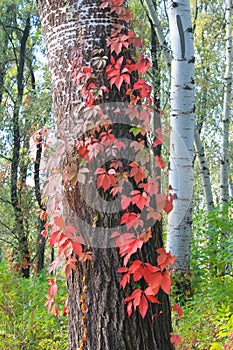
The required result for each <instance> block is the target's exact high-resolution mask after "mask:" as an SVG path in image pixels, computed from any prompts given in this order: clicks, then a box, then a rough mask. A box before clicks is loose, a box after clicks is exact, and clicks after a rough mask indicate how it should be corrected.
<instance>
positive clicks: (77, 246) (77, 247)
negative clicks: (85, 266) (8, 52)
mask: <svg viewBox="0 0 233 350" xmlns="http://www.w3.org/2000/svg"><path fill="white" fill-rule="evenodd" d="M72 247H73V251H74V253H75V254H76V255H78V256H81V253H82V246H81V245H80V244H79V243H77V242H72Z"/></svg>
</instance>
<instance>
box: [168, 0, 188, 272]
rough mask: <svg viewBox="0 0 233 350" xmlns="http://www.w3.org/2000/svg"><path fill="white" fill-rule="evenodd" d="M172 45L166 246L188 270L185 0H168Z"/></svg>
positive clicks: (180, 268) (179, 267) (180, 266)
mask: <svg viewBox="0 0 233 350" xmlns="http://www.w3.org/2000/svg"><path fill="white" fill-rule="evenodd" d="M168 16H169V27H170V38H171V49H172V65H171V112H170V126H171V135H170V171H169V184H170V186H171V192H172V193H173V195H174V208H173V210H172V212H171V213H170V214H169V217H168V234H167V250H168V251H171V252H172V254H173V255H175V256H176V261H175V265H174V267H175V270H176V271H177V272H179V273H183V272H186V271H189V263H190V244H191V235H192V185H193V142H194V48H193V35H192V23H191V15H190V5H189V1H188V0H181V1H179V2H176V3H174V2H173V1H168Z"/></svg>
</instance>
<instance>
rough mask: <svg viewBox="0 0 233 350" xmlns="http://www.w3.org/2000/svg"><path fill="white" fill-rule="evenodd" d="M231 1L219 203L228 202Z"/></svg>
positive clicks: (229, 7) (229, 6)
mask: <svg viewBox="0 0 233 350" xmlns="http://www.w3.org/2000/svg"><path fill="white" fill-rule="evenodd" d="M232 7H233V4H232V0H226V69H225V88H224V103H223V116H222V140H221V152H220V154H221V159H220V203H221V205H224V204H226V203H227V202H228V200H229V185H228V167H229V154H228V153H229V123H230V117H231V99H232V91H231V88H232V57H233V53H232Z"/></svg>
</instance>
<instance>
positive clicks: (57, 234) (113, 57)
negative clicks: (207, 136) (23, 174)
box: [42, 0, 175, 342]
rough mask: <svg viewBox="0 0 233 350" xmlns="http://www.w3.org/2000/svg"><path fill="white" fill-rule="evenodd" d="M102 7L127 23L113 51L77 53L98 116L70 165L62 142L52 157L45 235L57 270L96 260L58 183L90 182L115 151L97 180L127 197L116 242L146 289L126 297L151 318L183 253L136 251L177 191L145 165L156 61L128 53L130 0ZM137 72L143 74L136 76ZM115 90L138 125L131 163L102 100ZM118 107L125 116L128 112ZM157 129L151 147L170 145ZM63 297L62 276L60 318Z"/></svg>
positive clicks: (51, 302) (125, 272)
mask: <svg viewBox="0 0 233 350" xmlns="http://www.w3.org/2000/svg"><path fill="white" fill-rule="evenodd" d="M100 8H101V9H103V10H104V11H106V10H108V11H110V12H111V13H115V14H116V15H117V16H118V18H119V24H117V25H113V29H112V33H111V35H110V37H109V38H108V40H107V43H106V52H102V49H98V48H97V49H95V50H94V52H93V60H92V65H90V66H87V65H85V64H84V63H83V58H82V55H81V53H77V56H76V58H75V59H74V60H73V61H72V62H71V67H72V70H73V74H72V78H73V80H74V81H75V83H76V86H77V90H78V92H79V94H80V97H81V100H82V102H81V103H80V107H79V111H80V112H82V113H83V115H84V116H85V117H86V119H90V118H94V119H95V121H96V123H95V125H96V126H95V128H93V129H92V130H90V131H89V132H88V133H85V132H83V133H82V135H85V137H82V139H79V140H76V143H75V146H74V149H73V150H72V152H73V154H75V157H73V158H72V159H73V160H72V161H71V162H69V163H68V164H66V165H65V166H64V167H63V169H62V171H60V172H59V171H58V169H60V163H61V162H62V161H63V159H64V156H65V155H66V152H67V151H66V149H65V146H62V145H61V146H59V148H58V149H57V150H56V151H55V155H54V158H53V161H52V160H50V161H49V162H48V164H47V170H48V171H49V177H48V183H47V185H46V188H45V196H46V198H47V214H48V217H49V221H48V223H47V224H46V225H45V229H44V231H43V232H42V234H43V236H45V237H47V236H48V235H49V238H48V242H49V244H50V245H51V246H52V247H55V248H57V250H58V255H57V259H56V260H55V261H54V262H53V263H52V265H51V271H52V272H54V271H55V270H56V269H57V268H58V267H59V266H61V265H62V266H63V272H64V273H65V274H66V277H67V278H68V277H69V275H70V273H71V271H72V269H76V266H77V263H83V262H86V261H88V260H91V259H92V251H91V247H87V244H86V242H85V240H84V239H83V237H82V232H77V228H76V227H74V226H73V225H70V224H67V223H66V218H65V217H64V214H63V211H62V196H57V197H56V193H55V192H56V190H55V189H56V188H57V184H58V182H60V183H61V184H62V186H66V184H69V185H70V186H76V185H77V184H78V183H81V184H83V183H85V177H86V174H87V173H88V169H87V164H89V163H91V162H92V161H93V160H95V159H96V158H97V157H98V155H99V154H100V153H101V152H106V153H107V154H108V155H110V156H112V158H113V160H112V161H111V162H109V164H108V165H107V166H105V167H99V168H97V169H96V171H95V176H96V186H97V189H98V191H103V192H104V193H107V194H108V196H110V197H112V198H114V197H117V196H118V198H120V203H121V212H122V215H121V218H120V222H119V225H120V226H121V227H124V228H125V232H123V233H122V232H118V231H116V232H114V233H113V234H111V237H109V240H112V241H113V242H115V243H114V245H115V247H117V248H118V249H119V254H120V256H121V257H122V261H123V265H122V266H121V267H119V268H118V273H119V274H121V278H120V284H121V286H122V288H123V289H125V288H126V286H127V285H129V286H130V285H131V286H132V282H139V281H143V284H142V285H143V286H144V287H137V288H136V289H134V290H132V293H131V294H130V295H129V296H127V297H126V298H125V300H124V303H125V304H126V311H127V313H128V316H130V315H131V314H132V312H133V311H134V310H136V309H138V311H139V313H140V314H141V316H142V318H144V317H145V316H146V313H147V310H148V307H149V303H158V304H159V303H160V301H159V300H158V299H157V294H158V292H159V290H160V289H161V290H163V291H164V292H165V293H169V290H170V286H171V280H170V277H169V273H168V270H167V267H168V266H169V265H170V264H172V263H173V262H174V259H175V258H174V257H173V256H171V254H170V253H167V252H165V250H164V249H163V248H160V249H158V250H157V256H158V258H157V261H155V262H154V265H152V264H150V263H148V262H146V261H143V258H142V259H140V260H139V259H138V258H137V259H135V258H134V256H135V253H137V252H141V251H142V247H143V245H144V244H146V243H147V242H148V240H149V239H150V238H151V237H152V232H151V226H152V225H153V224H154V223H155V222H156V221H157V220H161V218H162V212H163V211H165V212H166V213H169V212H170V211H171V210H172V197H171V196H169V195H168V194H160V193H159V181H160V177H159V176H155V177H153V176H151V175H150V174H149V172H148V170H147V169H146V166H145V164H147V163H148V162H149V159H145V152H144V151H145V149H148V143H147V139H146V135H147V133H148V132H150V131H151V125H150V119H151V114H152V113H153V107H152V104H153V99H152V96H151V93H152V87H151V85H150V84H149V83H148V82H147V81H146V78H145V76H144V75H145V74H146V72H147V71H148V70H149V69H150V67H151V61H150V59H149V57H147V56H146V55H144V54H143V53H141V52H140V53H139V54H138V53H137V51H136V53H135V55H134V56H133V57H132V59H129V58H128V56H129V55H127V54H126V53H127V52H128V50H131V51H132V48H134V50H135V49H136V50H141V47H142V41H141V39H140V38H138V37H137V36H136V34H135V33H134V32H133V31H132V30H128V29H127V28H126V26H125V23H128V22H129V19H130V13H129V10H128V9H127V8H126V7H125V6H124V1H123V0H109V1H102V3H101V6H100ZM132 52H133V51H132ZM98 55H100V56H98ZM130 56H132V55H130ZM96 68H97V69H103V70H104V71H105V76H106V81H107V84H106V86H100V85H99V82H98V81H96V80H95V75H94V72H95V69H96ZM132 76H134V79H133V78H132ZM135 77H138V78H137V80H136V81H135ZM114 89H116V90H117V91H118V92H122V91H124V92H125V94H126V96H127V98H128V101H129V103H128V107H127V110H126V111H125V114H126V115H127V116H128V118H129V120H130V122H131V123H132V134H133V136H134V138H132V141H131V143H130V147H131V149H132V150H134V151H135V160H134V161H131V162H130V163H129V164H127V166H125V165H124V164H123V162H122V161H121V159H120V156H119V154H120V151H121V150H122V149H124V148H125V147H126V146H125V144H124V142H122V140H119V139H117V137H116V136H115V135H114V133H113V130H112V129H113V128H112V123H111V121H108V120H107V119H106V117H105V115H104V111H103V110H102V108H101V105H100V102H101V101H102V100H103V98H104V95H105V94H107V93H109V92H111V90H114ZM122 89H123V90H122ZM114 112H115V114H118V113H119V112H120V111H119V110H115V111H114ZM138 125H140V126H139V127H138ZM82 128H83V125H81V124H78V126H77V130H78V131H82ZM84 131H85V130H84ZM156 135H157V136H155V137H154V140H153V142H152V146H151V149H152V152H153V149H154V148H156V147H157V146H158V145H161V143H162V134H161V130H160V129H157V130H156ZM147 154H148V152H147ZM77 164H78V165H77ZM154 166H155V168H160V169H161V168H162V169H163V168H164V167H165V163H164V161H163V159H162V157H160V156H158V155H156V157H155V158H154ZM127 182H128V183H131V184H132V185H133V190H132V191H130V193H128V194H126V192H125V186H126V184H127ZM145 220H146V223H147V225H145ZM96 222H97V219H96V218H93V227H95V225H96ZM56 295H57V284H56V278H55V277H51V278H50V281H49V293H48V295H47V301H46V303H45V305H46V306H47V308H48V310H49V311H50V310H51V311H52V312H53V313H54V314H55V315H56V316H59V315H58V308H57V304H56ZM66 312H67V305H65V310H64V313H66ZM174 342H175V341H174Z"/></svg>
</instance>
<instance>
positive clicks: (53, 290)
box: [49, 283, 58, 299]
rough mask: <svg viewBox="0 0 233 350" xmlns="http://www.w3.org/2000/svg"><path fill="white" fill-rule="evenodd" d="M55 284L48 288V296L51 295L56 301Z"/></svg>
mask: <svg viewBox="0 0 233 350" xmlns="http://www.w3.org/2000/svg"><path fill="white" fill-rule="evenodd" d="M57 289H58V288H57V284H56V283H54V284H52V285H51V286H50V287H49V294H50V295H52V296H53V297H54V299H56V296H57Z"/></svg>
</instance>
